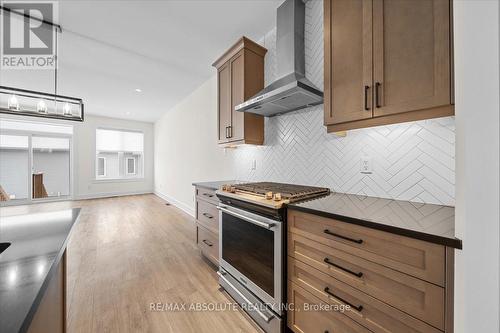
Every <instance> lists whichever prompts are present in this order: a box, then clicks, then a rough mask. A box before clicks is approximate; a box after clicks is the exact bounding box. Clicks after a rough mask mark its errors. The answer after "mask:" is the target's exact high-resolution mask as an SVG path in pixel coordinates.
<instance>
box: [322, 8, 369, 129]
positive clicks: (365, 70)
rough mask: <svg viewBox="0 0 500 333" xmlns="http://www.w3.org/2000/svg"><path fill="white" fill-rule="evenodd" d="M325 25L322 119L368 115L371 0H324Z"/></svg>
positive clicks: (343, 119)
mask: <svg viewBox="0 0 500 333" xmlns="http://www.w3.org/2000/svg"><path fill="white" fill-rule="evenodd" d="M326 26H328V27H329V29H325V38H327V36H326V33H329V34H330V36H329V38H328V40H331V43H330V45H329V47H328V48H325V57H324V61H325V64H324V66H325V67H324V68H325V123H326V124H338V123H343V122H347V121H353V120H359V119H366V118H371V117H372V116H373V114H372V97H371V96H372V93H373V91H372V89H371V85H372V81H373V78H372V34H371V26H372V2H371V1H365V0H339V1H325V27H326ZM330 38H331V39H330Z"/></svg>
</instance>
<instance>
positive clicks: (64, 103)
mask: <svg viewBox="0 0 500 333" xmlns="http://www.w3.org/2000/svg"><path fill="white" fill-rule="evenodd" d="M83 109H84V106H83V100H82V99H81V98H76V97H68V96H62V95H55V94H49V93H43V92H39V91H33V90H26V89H19V88H12V87H6V86H0V113H7V114H17V115H22V116H33V117H43V118H54V119H64V120H74V121H83V118H84V110H83Z"/></svg>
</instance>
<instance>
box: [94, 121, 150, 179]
mask: <svg viewBox="0 0 500 333" xmlns="http://www.w3.org/2000/svg"><path fill="white" fill-rule="evenodd" d="M143 155H144V133H142V132H134V131H126V130H112V129H101V128H100V129H97V130H96V179H102V180H105V179H129V178H142V177H143V163H144V162H143V160H144V157H143Z"/></svg>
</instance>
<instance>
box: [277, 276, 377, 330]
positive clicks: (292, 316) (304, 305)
mask: <svg viewBox="0 0 500 333" xmlns="http://www.w3.org/2000/svg"><path fill="white" fill-rule="evenodd" d="M288 303H289V304H294V311H288V314H287V317H288V327H289V328H290V329H292V330H293V331H294V332H295V333H315V332H332V333H333V332H342V333H368V332H370V331H369V330H367V329H366V328H364V327H363V326H361V325H359V324H358V323H356V322H355V321H353V320H351V319H350V318H348V317H347V316H346V315H345V314H343V313H342V312H340V311H333V310H332V309H326V307H325V305H327V304H326V303H324V302H321V300H320V299H318V298H316V297H314V296H313V295H312V294H310V293H309V292H307V291H305V290H304V289H302V288H301V287H299V286H297V285H296V284H294V283H293V282H289V283H288ZM320 307H322V308H320ZM312 309H314V310H312Z"/></svg>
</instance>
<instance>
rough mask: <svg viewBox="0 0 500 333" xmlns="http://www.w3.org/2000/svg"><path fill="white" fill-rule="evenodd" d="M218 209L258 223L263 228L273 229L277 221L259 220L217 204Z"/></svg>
mask: <svg viewBox="0 0 500 333" xmlns="http://www.w3.org/2000/svg"><path fill="white" fill-rule="evenodd" d="M217 209H218V210H220V211H222V212H224V213H227V214H229V215H233V216H234V217H237V218H240V219H242V220H244V221H247V222H250V223H253V224H255V225H258V226H259V227H262V228H266V229H271V228H272V227H274V226H275V223H266V222H262V221H258V220H256V219H253V218H251V217H248V216H245V215H242V214H239V213H236V212H233V211H232V210H229V209H227V208H226V207H224V206H217Z"/></svg>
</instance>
